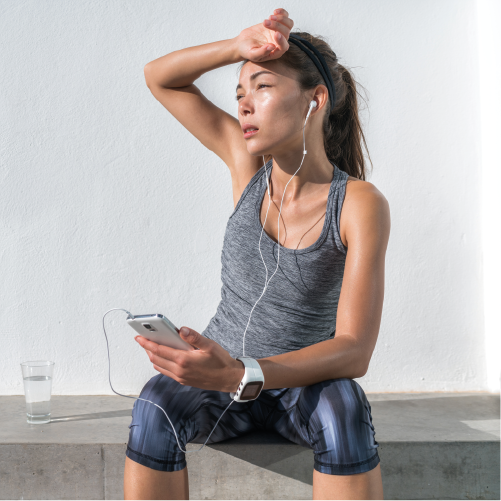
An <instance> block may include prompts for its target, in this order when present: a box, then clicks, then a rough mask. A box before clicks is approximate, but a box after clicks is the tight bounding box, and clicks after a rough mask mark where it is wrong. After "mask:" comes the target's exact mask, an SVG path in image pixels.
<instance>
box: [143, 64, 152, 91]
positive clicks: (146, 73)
mask: <svg viewBox="0 0 501 501" xmlns="http://www.w3.org/2000/svg"><path fill="white" fill-rule="evenodd" d="M149 64H150V63H148V64H147V65H146V66H145V67H144V68H143V73H144V80H145V82H146V86H147V87H148V89H149V88H150V83H149V82H150V81H151V66H150V67H148V65H149Z"/></svg>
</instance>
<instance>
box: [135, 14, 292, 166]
mask: <svg viewBox="0 0 501 501" xmlns="http://www.w3.org/2000/svg"><path fill="white" fill-rule="evenodd" d="M277 10H280V11H282V13H281V14H277V15H276V17H277V20H271V25H270V26H265V22H264V21H263V23H260V24H257V25H255V26H252V27H250V28H246V29H245V30H243V31H242V32H241V33H240V34H239V35H238V36H237V37H235V38H230V39H227V40H221V41H218V42H212V43H208V44H204V45H197V46H194V47H188V48H185V49H181V50H177V51H174V52H171V53H169V54H167V55H165V56H162V57H160V58H158V59H155V60H153V61H151V62H150V63H148V64H146V66H145V67H144V75H145V79H146V84H147V86H148V88H149V89H150V91H151V93H152V94H153V95H154V97H155V98H156V99H157V100H158V101H159V102H160V103H161V104H162V105H163V106H164V107H165V108H166V109H167V111H169V113H171V115H172V116H174V118H176V120H178V121H179V122H180V123H181V124H182V125H183V126H184V127H185V128H186V129H187V130H189V131H190V132H191V133H192V134H193V135H194V136H195V137H196V138H197V139H198V140H199V141H200V142H201V143H202V144H203V145H204V146H206V147H207V148H208V149H209V150H211V151H213V152H214V153H215V154H216V155H218V156H219V157H220V158H221V159H222V160H223V161H224V162H225V163H226V165H227V166H228V167H229V168H230V171H232V173H233V171H234V168H235V166H236V165H238V166H239V169H241V168H243V169H245V168H246V167H245V163H246V157H248V163H249V166H248V168H251V169H254V172H255V169H256V167H257V166H258V165H260V163H261V159H260V158H256V157H252V156H251V155H249V153H248V152H247V147H246V143H245V139H244V138H243V133H242V129H241V127H240V122H239V121H238V119H237V118H235V117H233V116H231V115H230V114H228V113H226V112H225V111H224V110H222V109H221V108H219V107H217V106H215V105H214V104H213V103H212V102H211V101H210V100H208V99H207V98H206V97H205V96H204V95H203V94H202V92H200V90H199V89H198V87H196V86H195V85H194V84H193V82H194V81H195V80H196V79H197V78H199V77H200V76H201V75H203V74H204V73H206V72H208V71H210V70H213V69H216V68H219V67H221V66H225V65H227V64H233V63H238V62H239V61H243V60H244V59H249V60H251V61H255V62H263V61H268V60H271V59H277V58H279V57H280V56H281V55H282V54H283V53H284V52H285V51H286V50H287V49H288V48H289V44H288V42H287V39H288V37H289V32H290V30H291V28H292V26H293V25H294V23H293V21H292V20H291V19H289V17H288V13H287V12H286V11H285V10H283V9H277ZM270 18H271V16H270ZM278 33H280V34H281V35H282V36H281V37H279V36H278ZM269 49H271V50H269Z"/></svg>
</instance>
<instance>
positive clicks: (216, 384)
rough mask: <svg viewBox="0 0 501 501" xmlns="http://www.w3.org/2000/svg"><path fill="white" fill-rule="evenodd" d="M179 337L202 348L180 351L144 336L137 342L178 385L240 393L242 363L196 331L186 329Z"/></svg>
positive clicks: (137, 339)
mask: <svg viewBox="0 0 501 501" xmlns="http://www.w3.org/2000/svg"><path fill="white" fill-rule="evenodd" d="M185 332H187V333H186V334H185ZM179 334H180V336H181V338H182V339H184V340H185V341H186V342H187V343H189V344H191V345H192V346H195V347H196V348H199V349H198V350H193V351H185V350H176V349H175V348H169V347H168V346H164V345H161V344H157V343H155V342H153V341H149V340H148V339H146V338H144V337H143V336H136V338H135V339H136V341H137V342H138V343H139V344H140V345H141V346H142V347H143V348H144V349H145V350H146V353H147V354H148V357H149V358H150V361H151V362H153V368H154V369H155V370H157V371H158V372H161V373H162V374H164V375H165V376H168V377H170V378H172V379H175V380H176V381H177V382H178V383H181V384H182V385H187V386H193V387H195V388H202V389H204V390H217V391H224V392H227V393H229V392H232V391H236V390H237V388H238V385H239V383H240V381H241V380H242V378H243V376H244V373H245V369H244V366H243V364H242V363H241V362H239V361H238V360H236V359H234V358H232V357H231V356H230V354H229V353H228V352H227V351H226V350H225V349H224V348H223V347H222V346H221V345H219V344H218V343H216V342H215V341H212V339H208V338H206V337H204V336H202V335H200V334H199V333H198V332H196V331H194V330H193V329H189V328H188V327H182V328H181V329H180V331H179Z"/></svg>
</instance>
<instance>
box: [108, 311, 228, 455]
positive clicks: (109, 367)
mask: <svg viewBox="0 0 501 501" xmlns="http://www.w3.org/2000/svg"><path fill="white" fill-rule="evenodd" d="M113 310H121V311H125V313H128V314H129V315H130V317H131V318H134V315H133V314H132V313H130V312H129V311H127V310H124V309H123V308H112V309H111V310H108V311H107V312H106V313H105V314H104V315H103V330H104V335H105V336H106V329H105V328H104V317H105V316H106V315H107V314H108V313H109V312H110V311H113ZM106 347H107V348H108V379H109V380H110V386H111V389H112V390H113V391H114V392H115V393H116V394H117V395H120V396H121V397H127V398H133V399H134V400H143V401H144V402H149V403H150V404H153V405H155V406H157V407H158V408H159V409H160V410H161V411H162V412H163V413H164V414H165V417H166V418H167V421H169V424H170V425H171V428H172V431H173V432H174V435H175V437H176V442H177V446H178V447H179V450H180V451H181V452H184V453H185V454H187V453H189V452H198V451H201V450H202V449H203V448H204V447H205V444H206V443H207V442H208V441H209V438H210V437H211V435H212V432H213V431H214V430H215V429H216V426H217V425H218V423H219V421H220V420H221V418H222V417H223V415H224V413H225V412H226V411H227V410H228V408H229V407H230V405H231V404H232V403H233V402H234V401H235V400H233V399H232V400H231V402H230V403H229V404H228V407H226V409H224V411H223V413H222V414H221V415H220V416H219V419H218V420H217V421H216V424H215V425H214V428H212V431H211V432H210V433H209V436H208V437H207V440H206V441H205V442H204V444H203V445H202V447H200V449H195V450H193V451H185V450H184V449H183V448H182V447H181V444H180V443H179V438H178V436H177V433H176V429H175V428H174V425H173V424H172V421H171V420H170V419H169V416H167V413H166V412H165V410H164V409H162V407H160V406H159V405H157V404H156V403H155V402H152V401H151V400H146V399H144V398H139V397H131V396H129V395H122V394H121V393H118V392H117V391H115V390H114V389H113V385H112V384H111V362H110V347H109V345H108V336H106Z"/></svg>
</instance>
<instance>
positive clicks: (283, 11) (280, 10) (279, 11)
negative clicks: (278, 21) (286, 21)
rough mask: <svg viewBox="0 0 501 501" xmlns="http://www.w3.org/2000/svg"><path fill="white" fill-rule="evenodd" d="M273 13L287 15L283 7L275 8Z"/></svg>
mask: <svg viewBox="0 0 501 501" xmlns="http://www.w3.org/2000/svg"><path fill="white" fill-rule="evenodd" d="M273 14H275V15H277V14H280V15H283V16H287V17H289V13H288V12H287V11H286V10H285V9H275V10H274V11H273Z"/></svg>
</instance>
